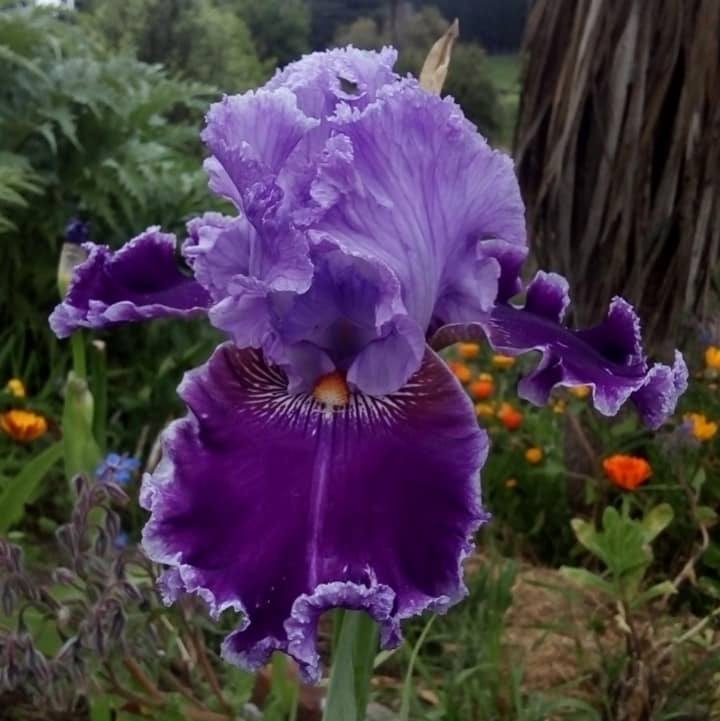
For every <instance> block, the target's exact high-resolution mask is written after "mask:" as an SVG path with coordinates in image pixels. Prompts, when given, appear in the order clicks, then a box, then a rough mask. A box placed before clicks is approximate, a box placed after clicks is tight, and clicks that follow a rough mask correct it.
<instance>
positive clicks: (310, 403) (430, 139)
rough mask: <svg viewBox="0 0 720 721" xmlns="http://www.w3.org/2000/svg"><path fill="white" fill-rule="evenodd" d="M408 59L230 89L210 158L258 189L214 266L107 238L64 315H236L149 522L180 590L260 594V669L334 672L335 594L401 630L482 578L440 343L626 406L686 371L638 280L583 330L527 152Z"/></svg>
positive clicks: (335, 67) (83, 270)
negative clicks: (529, 179)
mask: <svg viewBox="0 0 720 721" xmlns="http://www.w3.org/2000/svg"><path fill="white" fill-rule="evenodd" d="M395 57H396V53H395V51H394V50H392V49H385V50H383V51H381V52H379V53H376V52H369V51H361V50H356V49H353V48H347V49H342V50H332V51H328V52H325V53H316V54H313V55H309V56H306V57H304V58H303V59H301V60H300V61H298V62H296V63H293V64H291V65H289V66H288V67H287V68H285V69H284V70H282V71H281V72H278V73H277V74H276V75H275V77H274V78H273V79H272V80H270V81H269V82H268V83H267V84H266V85H265V86H264V87H263V88H261V89H259V90H257V91H254V92H248V93H245V94H243V95H237V96H232V97H225V98H223V100H221V101H220V102H218V103H216V104H214V105H213V106H212V107H211V108H210V111H209V113H208V115H207V126H206V128H205V131H204V133H203V139H204V140H205V142H206V143H207V146H208V148H209V150H210V153H211V156H210V157H209V159H208V160H207V161H206V165H205V167H206V170H207V172H208V175H209V177H210V187H211V188H212V189H213V190H214V191H215V192H216V193H218V194H219V195H221V196H223V197H224V198H227V199H228V200H230V201H231V202H232V203H233V204H234V206H235V208H236V212H235V214H234V215H231V216H225V215H220V214H217V213H208V214H206V215H204V216H202V217H200V218H196V219H195V220H193V221H191V222H190V223H189V225H188V238H187V240H185V242H184V243H183V245H182V248H181V253H182V256H183V257H184V259H185V261H186V262H187V264H188V265H189V266H190V268H191V269H192V272H193V275H192V276H190V275H188V274H186V273H185V272H183V271H182V270H180V269H179V268H178V266H177V264H176V258H175V253H176V240H175V238H174V237H173V236H172V235H169V234H166V233H162V232H160V230H159V229H158V228H150V229H149V230H147V231H145V232H144V233H142V234H141V235H139V236H138V237H136V238H134V239H133V240H131V241H130V242H129V243H128V244H127V245H126V246H125V247H123V248H122V249H120V250H119V251H117V252H112V251H111V250H110V249H109V248H107V247H106V246H99V245H93V244H87V246H86V248H87V250H88V252H89V256H88V259H87V260H86V261H85V262H84V263H83V264H82V265H80V266H79V267H78V268H76V270H75V275H74V280H73V283H72V286H71V287H70V290H69V292H68V294H67V297H66V298H65V300H64V301H63V302H62V303H61V304H60V305H59V306H58V307H57V308H56V309H55V311H54V312H53V314H52V316H51V318H50V323H51V325H52V328H53V330H54V331H55V332H56V333H57V334H58V335H59V336H61V337H63V336H67V335H69V334H70V333H72V332H73V331H74V330H75V329H77V328H80V327H83V326H86V327H92V328H100V327H104V326H108V325H112V324H115V323H120V322H124V321H133V320H140V319H144V318H154V317H160V316H173V315H174V316H185V317H186V316H192V315H196V314H207V315H208V317H209V319H210V322H211V323H212V324H213V325H215V326H216V327H218V328H220V329H222V330H223V331H225V332H226V333H227V334H228V336H229V337H230V340H229V341H228V342H225V343H224V344H222V345H221V346H220V347H219V348H217V350H216V351H215V352H214V353H213V355H212V357H211V358H210V359H209V360H208V362H207V363H206V364H205V365H204V366H202V367H200V368H197V369H195V370H192V371H190V372H189V373H187V375H186V376H185V379H184V380H183V382H182V384H181V386H180V389H179V393H180V395H181V397H182V398H183V400H184V401H185V402H186V404H187V405H188V408H189V412H188V415H187V416H186V417H185V418H183V419H180V420H177V421H175V422H174V423H172V424H171V425H170V427H169V428H168V429H167V430H166V431H165V432H164V438H163V450H164V455H163V459H162V461H161V463H160V464H159V466H158V467H157V469H156V470H155V472H154V473H153V474H151V475H148V476H146V477H145V479H144V482H143V488H142V492H141V503H142V504H143V505H144V506H145V507H146V508H147V509H148V510H149V511H150V512H151V516H150V520H149V522H148V524H147V526H146V527H145V530H144V534H143V542H144V546H145V549H146V550H147V552H148V553H149V555H150V556H151V557H152V558H153V559H154V560H156V561H158V562H160V563H163V564H165V565H167V566H168V569H167V570H166V571H165V573H164V574H163V576H162V579H161V584H162V588H163V592H164V596H165V599H166V601H167V602H171V601H172V600H174V599H175V598H177V596H178V595H179V594H180V593H182V592H186V591H189V592H195V593H197V594H199V595H200V596H202V597H203V598H204V599H205V600H206V601H207V603H208V605H209V607H210V610H211V612H212V613H213V614H215V615H219V614H220V613H221V612H222V611H223V610H224V609H227V608H233V609H235V610H237V611H240V612H242V614H243V616H244V621H243V624H242V625H241V626H240V627H239V628H238V629H237V630H235V631H234V632H233V633H231V634H230V635H229V636H228V637H227V638H226V639H225V641H224V644H223V652H224V655H225V658H227V659H229V660H231V661H233V662H236V663H238V664H240V665H242V666H245V667H247V668H251V669H252V668H257V667H258V666H260V665H261V664H263V663H264V662H265V661H266V660H267V659H268V656H269V655H270V653H271V652H272V651H273V650H275V649H280V650H283V651H285V652H287V653H289V654H290V655H291V656H293V657H294V658H295V659H296V660H297V661H298V662H299V664H300V667H301V669H302V670H303V672H304V674H305V676H306V677H308V678H317V675H318V673H319V658H318V653H317V650H316V645H315V638H316V628H317V622H318V617H319V616H320V614H321V613H322V612H323V611H325V610H326V609H328V608H331V607H335V606H342V607H346V608H351V609H365V610H367V611H368V612H369V613H370V614H371V615H372V616H373V617H374V618H375V619H376V620H377V621H378V622H379V624H380V626H381V639H382V642H383V644H384V645H386V646H389V645H393V644H397V643H398V642H399V641H400V638H401V634H400V622H401V620H402V619H404V618H407V617H409V616H412V615H414V614H418V613H420V612H422V611H423V610H425V609H433V610H439V611H441V610H444V609H446V608H447V607H448V606H450V605H451V604H453V603H455V602H457V601H458V600H459V599H461V598H462V597H463V596H464V594H465V592H466V590H465V587H464V585H463V582H462V572H461V562H462V559H463V558H464V557H465V556H466V555H467V554H468V553H469V552H470V550H471V548H472V537H473V534H474V533H475V531H476V530H477V528H478V527H479V526H480V525H481V524H482V523H483V522H484V521H485V520H487V517H488V516H487V514H486V512H485V511H484V510H483V508H482V506H481V503H480V494H479V483H478V471H479V469H480V467H481V466H482V464H483V462H484V460H485V456H486V454H487V450H488V441H487V436H486V434H485V433H484V431H482V430H481V429H480V428H478V425H477V422H476V419H475V415H474V412H473V407H472V404H471V403H470V400H469V399H468V397H467V396H466V394H465V393H464V392H463V390H462V388H461V387H460V385H459V384H458V383H457V381H456V380H455V378H454V377H453V375H452V374H451V373H450V372H449V371H448V369H447V367H446V365H445V364H444V363H443V361H442V360H441V359H440V358H439V356H438V355H437V354H436V350H437V349H439V348H441V347H443V346H444V345H447V344H449V343H452V342H455V341H456V340H460V339H473V338H474V339H479V338H481V337H486V338H487V339H489V341H490V343H491V344H492V345H493V346H494V347H495V348H496V349H497V350H498V351H501V352H503V353H510V354H518V353H523V352H525V351H529V350H536V351H540V353H541V360H540V362H539V364H538V366H537V368H536V369H535V370H534V371H533V372H532V373H530V375H529V376H527V377H526V378H525V379H524V380H523V381H522V382H521V385H520V394H521V395H522V396H523V397H524V398H527V399H528V400H531V401H533V402H536V403H544V402H546V401H547V399H548V396H549V394H550V392H551V390H552V389H553V388H554V387H555V386H557V385H565V386H574V385H589V386H591V387H592V389H593V398H594V402H595V406H596V408H597V409H598V410H599V411H600V412H601V413H604V414H607V415H612V414H614V413H616V412H617V410H618V409H619V408H620V406H621V405H622V404H623V403H624V402H625V401H627V400H630V401H632V402H633V403H634V404H635V405H636V406H637V408H638V410H639V412H640V414H641V415H642V417H643V418H644V419H645V421H646V422H647V423H648V424H649V425H650V426H652V427H656V426H658V425H659V424H661V423H662V422H663V421H664V420H665V418H666V417H667V416H668V415H669V414H670V413H671V412H672V410H673V409H674V407H675V403H676V401H677V398H678V396H679V394H680V393H681V392H682V391H683V390H684V389H685V386H686V378H687V370H686V367H685V364H684V363H683V360H682V357H681V356H680V354H677V355H676V358H675V362H674V365H673V366H672V367H668V366H664V365H654V366H652V367H650V366H648V363H647V361H646V359H645V356H644V354H643V351H642V348H641V338H640V326H639V322H638V319H637V317H636V316H635V314H634V312H633V310H632V308H631V307H630V306H629V305H628V304H627V303H625V302H624V301H622V300H620V299H615V300H613V302H612V304H611V305H610V310H609V313H608V316H607V318H606V319H605V320H604V321H603V322H602V323H600V324H599V325H598V326H596V327H594V328H591V329H589V330H571V329H569V328H567V327H565V326H564V325H563V316H564V314H565V311H566V310H567V307H568V304H569V300H568V294H567V283H566V281H565V280H564V279H563V278H561V277H560V276H558V275H554V274H550V273H543V272H539V273H537V274H536V275H535V277H534V278H533V280H532V281H531V282H530V283H529V285H527V286H526V287H524V286H523V284H522V282H521V279H520V275H519V274H520V270H521V266H522V264H523V262H524V260H525V257H526V255H527V243H526V237H525V224H524V210H523V204H522V201H521V198H520V192H519V189H518V184H517V181H516V179H515V176H514V173H513V167H512V161H511V160H510V159H509V158H508V157H507V156H505V155H503V154H501V153H498V152H496V151H493V150H492V149H491V148H490V147H489V146H488V144H487V142H486V141H485V139H484V138H482V137H481V136H480V135H479V134H478V133H477V131H476V128H475V127H474V126H473V125H472V124H471V123H470V122H468V121H467V120H466V119H465V118H464V117H463V114H462V112H461V111H460V108H459V107H458V106H457V105H456V104H455V102H454V101H453V100H452V99H450V98H445V99H441V98H439V97H437V96H434V95H431V94H429V93H427V92H425V91H424V90H422V89H421V88H420V87H419V85H418V83H417V82H416V81H415V80H413V79H411V78H400V77H399V76H398V75H397V74H395V73H394V72H393V70H392V67H393V64H394V61H395ZM521 291H524V302H523V303H522V304H521V305H518V304H515V303H513V302H512V299H513V298H514V296H516V295H517V294H518V293H520V292H521Z"/></svg>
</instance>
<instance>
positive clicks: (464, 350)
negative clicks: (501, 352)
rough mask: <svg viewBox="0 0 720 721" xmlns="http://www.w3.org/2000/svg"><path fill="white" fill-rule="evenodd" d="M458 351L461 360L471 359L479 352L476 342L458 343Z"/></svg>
mask: <svg viewBox="0 0 720 721" xmlns="http://www.w3.org/2000/svg"><path fill="white" fill-rule="evenodd" d="M458 353H459V355H460V357H461V358H462V359H463V360H473V359H474V358H477V357H478V355H479V354H480V346H479V345H478V344H477V343H460V345H458Z"/></svg>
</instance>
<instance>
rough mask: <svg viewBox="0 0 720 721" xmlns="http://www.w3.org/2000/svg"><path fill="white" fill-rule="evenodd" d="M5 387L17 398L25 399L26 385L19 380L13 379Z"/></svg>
mask: <svg viewBox="0 0 720 721" xmlns="http://www.w3.org/2000/svg"><path fill="white" fill-rule="evenodd" d="M5 387H6V388H7V389H8V390H9V391H10V393H12V395H14V396H15V398H25V385H24V384H23V382H22V381H21V380H20V379H19V378H11V379H10V380H9V381H8V382H7V385H6V386H5Z"/></svg>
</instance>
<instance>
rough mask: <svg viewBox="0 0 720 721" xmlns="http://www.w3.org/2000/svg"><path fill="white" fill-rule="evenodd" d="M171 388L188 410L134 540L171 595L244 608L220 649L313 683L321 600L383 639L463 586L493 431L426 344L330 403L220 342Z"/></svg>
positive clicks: (173, 433)
mask: <svg viewBox="0 0 720 721" xmlns="http://www.w3.org/2000/svg"><path fill="white" fill-rule="evenodd" d="M180 395H181V396H182V398H183V399H184V400H185V402H186V403H187V404H188V406H189V408H190V413H189V415H188V416H187V417H186V418H184V419H182V420H179V421H176V422H175V423H173V424H172V425H171V426H170V427H169V428H168V430H167V431H166V432H165V436H164V441H163V447H164V458H163V460H162V462H161V464H160V465H159V466H158V468H157V470H156V471H155V473H154V474H153V475H152V476H147V477H146V478H145V480H144V483H143V489H142V493H141V502H142V504H143V505H144V506H145V507H146V508H148V509H149V510H150V511H151V512H152V516H151V518H150V521H149V522H148V525H147V526H146V528H145V531H144V545H145V548H146V550H147V552H148V554H149V555H150V556H151V558H153V559H154V560H155V561H158V562H161V563H165V564H168V565H169V566H170V569H169V570H168V571H167V572H166V574H165V576H164V580H163V590H164V593H165V596H166V600H167V601H168V602H171V601H172V600H174V599H175V598H176V597H177V596H178V595H179V594H180V593H181V592H183V591H189V592H195V593H197V594H199V595H200V596H202V597H203V598H204V599H205V600H206V601H207V602H208V604H209V606H210V609H211V611H212V612H213V613H214V614H215V615H218V614H219V613H221V612H222V610H223V609H225V608H229V607H232V608H234V609H236V610H239V611H242V612H243V613H244V614H245V615H246V623H245V624H244V625H243V626H242V628H240V629H238V630H236V631H235V632H233V633H232V634H231V635H230V636H229V637H228V638H227V639H226V640H225V643H224V644H223V653H224V656H225V657H226V658H227V659H228V660H231V661H233V662H236V663H238V664H240V665H242V666H245V667H248V668H257V667H258V666H260V665H261V664H263V663H265V662H266V661H267V658H268V655H269V653H270V652H271V651H272V650H273V649H282V650H284V651H286V652H288V653H289V654H290V655H291V656H293V657H294V658H295V659H296V660H297V661H298V663H299V664H300V666H301V669H302V670H303V673H304V675H305V676H306V677H308V678H317V676H318V674H319V666H318V664H319V658H318V654H317V651H316V648H315V635H316V627H317V621H318V618H319V616H320V614H321V613H322V612H324V611H325V610H327V609H329V608H332V607H334V606H343V607H346V608H355V609H365V610H367V611H368V612H369V613H370V614H371V615H372V616H373V617H374V618H375V619H376V620H377V621H378V622H379V623H380V625H381V628H382V641H383V644H384V645H386V646H389V645H396V644H397V643H398V642H399V640H400V637H401V636H400V627H399V622H400V620H401V619H403V618H406V617H408V616H411V615H415V614H417V613H420V612H421V611H422V610H424V609H426V608H432V609H436V610H442V609H445V608H447V607H448V606H449V605H451V604H453V603H455V602H457V601H458V600H459V599H460V598H462V597H463V595H464V594H465V588H464V586H463V583H462V578H461V569H460V562H461V560H462V558H463V557H464V556H465V555H466V554H467V553H468V552H469V550H470V548H471V538H472V535H473V533H474V531H475V530H476V529H477V528H478V526H479V525H480V524H481V523H482V522H483V521H484V520H486V518H487V515H486V514H485V512H484V511H483V510H482V507H481V506H480V501H479V482H478V476H477V472H478V468H479V467H480V466H481V465H482V462H483V461H484V458H485V455H486V452H487V439H486V436H485V434H484V432H482V431H480V430H479V429H478V427H477V423H476V421H475V417H474V413H473V409H472V405H471V404H470V402H469V400H468V398H467V396H466V395H465V394H464V392H463V390H462V388H461V387H460V386H459V384H458V383H457V381H456V380H455V379H454V377H453V376H452V374H451V373H450V372H449V371H448V370H447V368H446V367H445V365H444V364H443V362H442V361H441V360H440V359H439V358H438V357H437V356H436V355H435V354H434V353H432V351H428V352H427V354H426V356H425V359H424V361H423V363H422V366H421V368H420V370H418V371H417V372H416V373H415V374H414V375H413V377H412V378H411V379H410V381H409V382H408V384H407V385H406V386H405V387H403V388H402V389H401V390H399V391H398V392H397V393H394V394H392V395H389V396H385V397H383V398H372V397H369V396H365V395H361V394H352V395H351V396H350V400H349V402H348V404H347V405H344V406H336V407H329V406H326V405H324V404H322V403H320V402H319V401H317V400H315V399H314V398H313V397H312V396H311V395H307V394H301V395H291V394H289V393H288V391H287V379H286V377H285V376H284V374H283V373H282V372H280V371H279V370H277V369H276V368H273V367H269V366H267V365H266V364H265V362H264V361H263V359H262V356H261V354H260V353H259V352H257V351H254V350H250V349H247V350H239V349H238V348H236V347H234V346H233V345H231V344H225V345H223V346H221V347H220V348H218V350H217V351H216V352H215V353H214V355H213V356H212V358H211V359H210V361H209V362H208V363H207V364H206V365H205V366H203V367H201V368H198V369H196V370H194V371H191V372H190V373H188V374H187V375H186V378H185V380H184V381H183V383H182V385H181V388H180Z"/></svg>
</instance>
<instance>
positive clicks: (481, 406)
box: [475, 403, 495, 418]
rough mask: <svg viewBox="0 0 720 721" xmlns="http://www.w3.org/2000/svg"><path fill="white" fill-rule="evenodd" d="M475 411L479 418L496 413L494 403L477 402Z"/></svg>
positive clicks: (489, 416)
mask: <svg viewBox="0 0 720 721" xmlns="http://www.w3.org/2000/svg"><path fill="white" fill-rule="evenodd" d="M475 413H476V414H477V416H478V418H491V417H492V416H493V415H494V414H495V404H494V403H476V404H475Z"/></svg>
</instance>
